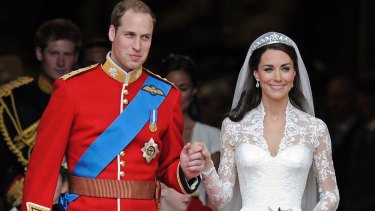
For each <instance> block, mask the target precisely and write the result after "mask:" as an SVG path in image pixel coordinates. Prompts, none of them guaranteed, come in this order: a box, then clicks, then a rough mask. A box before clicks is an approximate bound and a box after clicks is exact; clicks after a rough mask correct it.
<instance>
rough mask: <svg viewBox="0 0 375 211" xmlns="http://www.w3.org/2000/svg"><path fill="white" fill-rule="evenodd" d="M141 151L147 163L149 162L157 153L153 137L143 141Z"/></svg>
mask: <svg viewBox="0 0 375 211" xmlns="http://www.w3.org/2000/svg"><path fill="white" fill-rule="evenodd" d="M142 152H143V157H144V158H145V159H146V161H147V163H150V162H151V160H152V159H154V158H155V157H156V155H157V154H158V153H159V149H158V145H157V144H156V143H155V141H154V139H153V138H151V139H150V140H149V141H148V142H146V143H145V145H144V147H143V148H142Z"/></svg>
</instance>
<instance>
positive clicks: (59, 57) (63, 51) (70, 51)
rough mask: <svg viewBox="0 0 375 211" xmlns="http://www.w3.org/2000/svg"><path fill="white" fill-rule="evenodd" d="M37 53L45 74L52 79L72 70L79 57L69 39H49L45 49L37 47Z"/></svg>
mask: <svg viewBox="0 0 375 211" xmlns="http://www.w3.org/2000/svg"><path fill="white" fill-rule="evenodd" d="M35 53H36V57H37V59H38V60H39V61H40V62H41V63H42V68H43V72H44V74H46V75H47V76H48V77H49V78H50V79H52V80H55V79H57V78H59V77H61V76H62V75H64V74H66V73H68V72H70V71H71V70H72V68H73V66H74V64H75V63H76V62H77V59H78V53H77V52H75V51H74V44H73V43H72V42H71V41H68V40H54V41H49V42H48V43H47V47H46V48H45V49H44V50H42V49H41V48H38V47H37V48H36V49H35Z"/></svg>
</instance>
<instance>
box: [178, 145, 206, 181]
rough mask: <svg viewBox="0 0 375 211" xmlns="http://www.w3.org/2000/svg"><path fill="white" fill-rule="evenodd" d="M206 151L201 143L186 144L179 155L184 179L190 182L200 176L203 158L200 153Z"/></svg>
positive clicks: (203, 162)
mask: <svg viewBox="0 0 375 211" xmlns="http://www.w3.org/2000/svg"><path fill="white" fill-rule="evenodd" d="M205 149H206V147H205V146H204V144H203V143H200V142H196V143H193V144H191V143H188V144H186V145H185V146H184V148H183V149H182V151H181V154H180V166H181V168H182V171H183V172H184V174H185V176H186V179H187V180H190V179H192V178H194V177H197V176H199V175H200V173H201V171H202V170H203V169H204V165H205V157H204V156H203V154H202V152H203V151H204V150H205Z"/></svg>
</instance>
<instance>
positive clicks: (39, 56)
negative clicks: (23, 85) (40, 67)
mask: <svg viewBox="0 0 375 211" xmlns="http://www.w3.org/2000/svg"><path fill="white" fill-rule="evenodd" d="M35 56H36V59H38V61H40V62H41V61H42V60H43V50H42V49H41V48H40V47H36V48H35Z"/></svg>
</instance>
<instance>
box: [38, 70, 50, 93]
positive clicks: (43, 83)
mask: <svg viewBox="0 0 375 211" xmlns="http://www.w3.org/2000/svg"><path fill="white" fill-rule="evenodd" d="M38 87H39V88H40V89H41V90H42V91H43V92H45V93H46V94H49V95H50V94H52V92H53V85H52V83H51V81H50V80H48V78H47V77H46V76H45V75H43V74H41V75H39V77H38Z"/></svg>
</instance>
